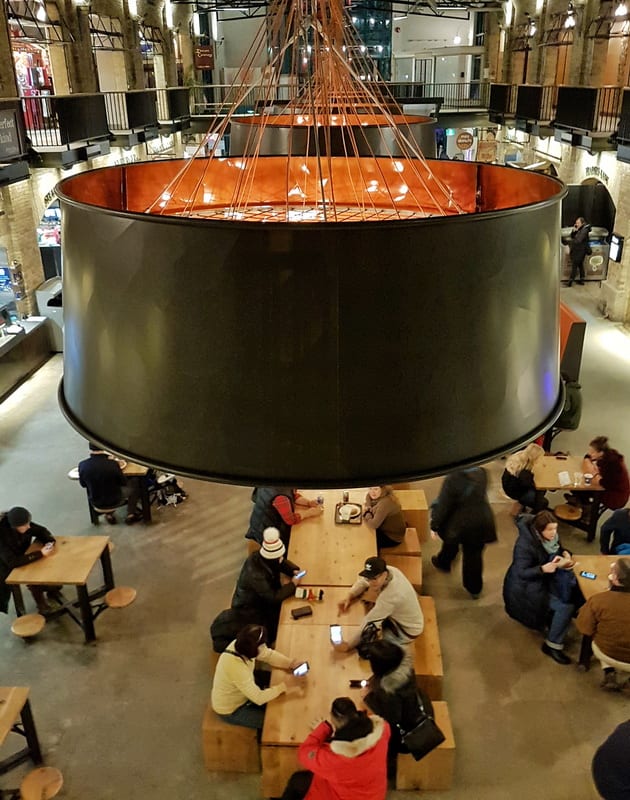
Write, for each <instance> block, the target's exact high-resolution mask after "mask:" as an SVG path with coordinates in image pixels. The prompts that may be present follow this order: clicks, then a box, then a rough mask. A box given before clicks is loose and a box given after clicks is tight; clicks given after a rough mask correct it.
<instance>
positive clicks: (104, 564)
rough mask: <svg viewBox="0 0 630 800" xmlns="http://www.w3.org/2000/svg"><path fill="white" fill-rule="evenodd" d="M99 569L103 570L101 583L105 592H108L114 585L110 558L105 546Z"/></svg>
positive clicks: (107, 548)
mask: <svg viewBox="0 0 630 800" xmlns="http://www.w3.org/2000/svg"><path fill="white" fill-rule="evenodd" d="M101 569H102V570H103V583H104V584H105V589H106V591H108V592H109V590H110V589H113V588H114V586H115V585H116V584H115V583H114V571H113V569H112V557H111V555H110V552H109V546H107V547H106V548H105V549H104V550H103V552H102V553H101Z"/></svg>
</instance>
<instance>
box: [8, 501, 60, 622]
mask: <svg viewBox="0 0 630 800" xmlns="http://www.w3.org/2000/svg"><path fill="white" fill-rule="evenodd" d="M33 540H35V541H37V542H41V544H43V545H46V544H52V545H54V543H55V537H54V536H53V535H52V534H51V532H50V531H49V530H48V529H47V528H44V526H43V525H38V524H37V523H36V522H32V520H31V513H30V511H28V510H27V509H26V508H22V506H14V507H13V508H11V509H10V510H9V511H4V512H2V513H0V611H2V612H3V613H4V614H6V613H7V612H8V610H9V600H10V598H11V589H10V588H9V586H7V584H6V583H5V581H6V579H7V578H8V577H9V574H10V572H11V570H13V569H14V568H15V567H23V566H24V565H25V564H30V563H31V562H33V561H38V560H39V559H40V558H45V557H46V556H48V555H50V553H51V552H52V549H51V548H46V549H45V550H37V551H35V552H34V553H27V552H26V551H27V550H28V548H29V547H30V546H31V543H32V541H33ZM28 588H29V589H30V591H31V594H32V595H33V597H34V599H35V603H36V604H37V610H38V611H39V612H40V613H44V612H46V611H50V605H49V604H48V601H47V600H46V596H45V594H44V592H46V591H47V592H48V593H49V596H50V598H51V599H54V600H58V597H59V587H58V586H29V587H28Z"/></svg>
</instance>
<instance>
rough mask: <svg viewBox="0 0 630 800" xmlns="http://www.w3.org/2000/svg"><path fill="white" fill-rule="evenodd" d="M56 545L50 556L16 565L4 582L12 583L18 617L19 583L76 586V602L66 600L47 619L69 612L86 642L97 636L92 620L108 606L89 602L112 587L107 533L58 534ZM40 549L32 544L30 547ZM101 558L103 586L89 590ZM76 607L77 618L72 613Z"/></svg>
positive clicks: (22, 608) (21, 609)
mask: <svg viewBox="0 0 630 800" xmlns="http://www.w3.org/2000/svg"><path fill="white" fill-rule="evenodd" d="M56 539H57V544H56V545H55V549H54V551H53V553H52V555H49V556H47V557H45V558H41V559H40V560H39V561H33V562H32V563H31V564H26V565H25V566H24V567H16V568H15V569H14V570H12V571H11V573H10V574H9V577H8V578H7V579H6V583H7V584H9V585H10V586H11V592H12V594H13V602H14V603H15V611H16V613H17V615H18V617H21V616H22V615H24V614H26V608H25V606H24V598H23V597H22V586H23V585H24V584H32V585H33V586H47V585H48V586H49V585H54V584H62V585H70V586H76V589H77V600H76V602H72V601H71V602H68V603H65V604H64V605H63V606H61V607H60V608H58V609H54V610H53V611H51V612H49V613H47V614H46V615H45V616H46V617H47V618H53V617H57V616H60V615H61V614H68V615H69V616H70V617H72V619H73V620H74V621H75V622H76V623H77V625H79V627H81V628H82V629H83V632H84V634H85V641H86V642H92V641H94V639H96V633H95V631H94V620H95V619H96V618H97V617H98V615H99V614H100V613H101V611H103V610H104V609H105V608H107V606H106V605H105V604H104V603H99V604H98V605H96V606H94V607H93V606H92V601H93V600H96V599H97V598H99V597H103V595H105V594H106V593H107V592H108V591H109V590H110V589H113V588H114V586H115V584H114V573H113V570H112V562H111V558H110V555H109V547H108V546H107V545H108V544H109V536H57V537H56ZM38 548H41V545H39V544H36V545H31V548H29V550H33V549H38ZM98 560H100V562H101V569H102V571H103V585H102V586H100V587H99V588H98V589H95V590H93V591H91V592H88V588H87V581H88V577H89V575H90V573H91V572H92V569H93V568H94V565H95V564H96V562H97V561H98ZM77 607H78V609H79V612H80V617H78V616H77V615H76V613H75V611H76V608H77Z"/></svg>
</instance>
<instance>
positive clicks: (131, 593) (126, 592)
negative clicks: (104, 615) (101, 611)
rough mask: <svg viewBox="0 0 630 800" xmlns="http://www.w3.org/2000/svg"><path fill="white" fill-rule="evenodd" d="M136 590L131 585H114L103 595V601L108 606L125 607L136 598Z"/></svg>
mask: <svg viewBox="0 0 630 800" xmlns="http://www.w3.org/2000/svg"><path fill="white" fill-rule="evenodd" d="M136 594H137V592H136V590H135V589H132V588H131V586H116V588H115V589H110V590H109V592H107V594H106V595H105V602H106V603H107V605H108V606H109V607H110V608H125V607H126V606H129V605H131V604H132V603H133V601H134V600H135V599H136Z"/></svg>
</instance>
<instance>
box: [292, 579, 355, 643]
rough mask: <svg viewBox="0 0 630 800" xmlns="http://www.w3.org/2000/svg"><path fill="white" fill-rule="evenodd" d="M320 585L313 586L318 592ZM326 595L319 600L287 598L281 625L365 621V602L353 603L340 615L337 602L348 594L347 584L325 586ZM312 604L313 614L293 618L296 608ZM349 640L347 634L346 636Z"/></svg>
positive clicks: (323, 588) (346, 623)
mask: <svg viewBox="0 0 630 800" xmlns="http://www.w3.org/2000/svg"><path fill="white" fill-rule="evenodd" d="M318 588H319V587H313V592H315V593H317V591H318ZM322 590H323V592H324V597H323V599H322V600H321V601H319V600H301V599H299V598H298V597H289V598H287V599H286V600H285V601H284V603H283V604H282V606H281V608H280V626H282V625H302V626H303V625H342V626H344V628H345V626H346V625H348V626H356V625H360V624H361V623H362V622H363V618H364V617H365V608H364V606H363V603H353V604H352V605H351V606H350V608H349V609H348V610H347V611H345V612H344V613H343V614H341V616H339V617H338V610H337V604H338V603H340V602H341V601H342V600H344V599H345V598H346V597H347V596H348V587H347V586H323V587H322ZM302 606H310V607H311V608H312V610H313V614H312V615H311V616H310V617H300V618H299V619H293V617H292V616H291V611H292V609H294V608H300V607H302ZM344 638H345V639H346V641H347V638H348V637H347V636H344Z"/></svg>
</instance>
